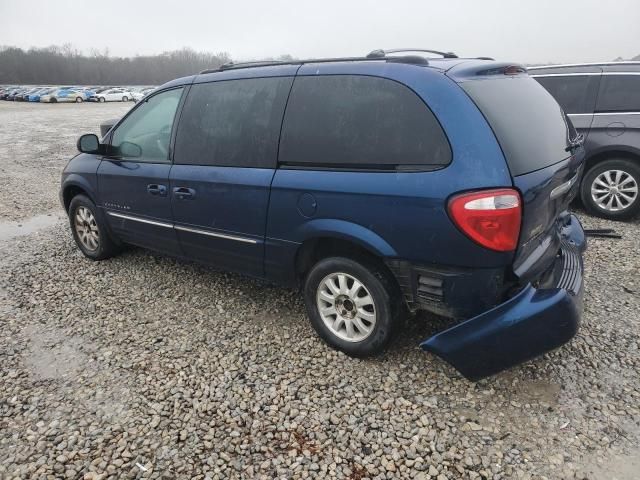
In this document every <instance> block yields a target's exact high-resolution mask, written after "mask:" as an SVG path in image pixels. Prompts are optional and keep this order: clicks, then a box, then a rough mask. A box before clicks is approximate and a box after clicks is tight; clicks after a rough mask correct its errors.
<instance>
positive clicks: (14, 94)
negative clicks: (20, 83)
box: [7, 87, 27, 101]
mask: <svg viewBox="0 0 640 480" xmlns="http://www.w3.org/2000/svg"><path fill="white" fill-rule="evenodd" d="M26 90H27V89H26V88H22V87H20V88H16V89H14V90H12V91H11V92H10V93H9V94H8V95H7V100H10V101H15V99H16V98H18V97H20V95H22V94H23V93H24V92H25V91H26Z"/></svg>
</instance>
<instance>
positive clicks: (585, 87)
mask: <svg viewBox="0 0 640 480" xmlns="http://www.w3.org/2000/svg"><path fill="white" fill-rule="evenodd" d="M536 80H537V81H538V82H539V83H540V84H541V85H542V86H543V87H544V88H546V89H547V91H548V92H549V93H550V94H551V95H553V96H554V98H555V99H556V100H557V101H558V103H559V104H560V106H561V107H562V108H563V110H564V111H565V112H566V113H568V114H572V113H593V109H594V107H595V103H596V95H597V93H598V82H599V81H600V75H571V76H567V77H562V76H557V77H556V76H553V77H537V78H536Z"/></svg>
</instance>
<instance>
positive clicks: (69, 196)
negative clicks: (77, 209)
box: [62, 185, 89, 212]
mask: <svg viewBox="0 0 640 480" xmlns="http://www.w3.org/2000/svg"><path fill="white" fill-rule="evenodd" d="M76 195H87V192H86V191H85V190H84V189H82V188H81V187H78V186H76V185H69V186H68V187H67V188H65V189H64V192H63V193H62V199H63V201H64V209H65V210H66V211H67V212H68V211H69V205H71V200H73V197H75V196H76ZM88 196H89V195H87V197H88Z"/></svg>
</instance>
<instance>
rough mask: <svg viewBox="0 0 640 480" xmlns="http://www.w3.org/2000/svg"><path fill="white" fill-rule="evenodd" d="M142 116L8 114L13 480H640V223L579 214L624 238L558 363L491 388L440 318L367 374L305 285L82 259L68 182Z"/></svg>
mask: <svg viewBox="0 0 640 480" xmlns="http://www.w3.org/2000/svg"><path fill="white" fill-rule="evenodd" d="M127 108H128V106H126V105H121V104H114V105H109V104H107V105H51V106H49V105H39V104H38V105H24V104H12V103H7V102H0V125H2V129H1V130H0V160H1V161H0V165H1V167H0V168H2V171H1V175H0V182H2V183H0V187H1V188H0V222H2V223H0V325H1V327H0V328H1V330H0V478H2V479H4V478H7V479H9V478H43V479H44V478H71V479H74V478H78V479H94V480H96V479H106V478H109V479H116V478H163V479H173V478H200V479H203V478H276V477H278V478H327V477H331V478H333V477H336V478H348V479H352V480H357V479H364V478H372V479H373V478H379V479H383V478H416V479H437V480H443V479H458V478H464V479H495V480H498V479H545V478H546V479H549V480H555V479H572V478H578V479H586V478H588V479H590V480H598V479H606V480H615V479H617V480H632V479H633V480H636V479H638V478H639V474H638V472H639V471H640V378H639V376H638V372H639V371H640V355H639V349H640V337H639V334H638V332H639V328H638V327H639V324H640V318H639V317H640V315H639V314H640V295H639V292H640V273H639V269H638V267H639V266H640V261H639V259H638V252H639V251H640V236H639V235H638V234H637V232H638V227H639V222H638V221H636V222H633V223H629V224H623V223H611V222H606V221H602V220H598V219H594V218H591V217H588V216H586V215H584V214H581V218H582V219H583V221H584V223H585V225H586V226H588V227H591V228H599V227H613V228H615V229H616V230H618V231H619V232H620V233H621V234H622V235H623V239H622V240H608V239H592V240H591V242H590V245H589V250H588V252H587V254H586V282H587V291H586V297H585V316H584V320H583V325H582V328H581V331H580V333H579V334H578V336H577V337H576V338H575V339H574V340H573V341H572V342H571V343H570V344H568V345H567V346H565V347H563V348H561V349H559V350H557V351H555V352H552V353H550V354H547V355H545V356H544V357H542V358H540V359H537V360H535V361H533V362H529V363H527V364H525V365H523V366H520V367H517V368H514V369H512V370H510V371H507V372H504V373H502V374H500V375H497V376H495V377H492V378H489V379H485V380H483V381H480V382H477V383H471V382H468V381H466V380H464V379H463V378H461V377H460V376H459V375H458V374H457V373H456V372H455V371H454V370H453V369H451V368H450V367H448V366H447V365H446V364H444V363H443V362H441V361H440V360H438V359H437V358H435V357H432V356H429V355H427V354H425V353H423V352H421V351H419V349H418V348H417V344H418V341H419V340H420V339H423V338H425V337H427V336H429V335H431V334H432V333H433V332H435V331H436V330H437V329H438V328H442V323H441V322H440V321H438V320H436V319H434V318H431V317H427V316H424V317H422V316H421V317H419V318H415V319H412V321H410V322H409V324H408V326H407V329H406V331H405V332H403V334H402V335H401V336H400V338H399V339H398V340H397V342H396V343H395V344H394V345H393V347H392V348H391V349H390V351H388V352H387V353H386V354H385V355H384V356H382V357H380V358H376V359H370V360H356V359H351V358H348V357H346V356H344V355H342V354H340V353H337V352H335V351H333V350H331V349H329V348H328V347H326V346H325V345H324V344H322V343H321V341H320V340H318V339H317V338H316V336H315V335H314V334H313V332H312V330H311V328H310V326H309V325H308V322H307V320H306V318H305V315H304V311H303V306H302V303H301V301H300V298H299V295H298V294H297V292H294V291H291V290H285V289H281V288H277V287H274V286H270V285H265V284H262V283H259V282H256V281H253V280H248V279H246V278H243V277H240V276H237V275H231V274H226V273H220V272H216V271H213V270H210V269H206V268H203V267H200V266H197V265H193V264H189V263H184V262H179V261H177V260H174V259H171V258H163V257H158V256H155V255H153V254H151V253H148V252H145V251H143V250H139V249H131V250H128V251H127V252H125V253H124V254H123V255H121V256H119V257H116V258H114V259H112V260H109V261H105V262H100V263H94V262H91V261H89V260H86V259H85V258H84V257H82V255H81V254H80V253H79V251H78V250H77V249H76V248H75V246H74V245H73V243H72V239H71V235H70V233H69V229H68V226H67V224H66V223H65V222H64V220H63V219H62V218H61V217H58V216H56V215H58V214H59V212H60V207H59V205H58V200H57V184H58V181H59V173H60V170H61V169H62V168H63V166H64V164H65V162H66V160H67V158H68V157H69V156H70V155H72V154H73V151H74V144H75V139H76V137H77V136H78V135H79V134H80V133H84V132H86V131H92V130H93V131H96V130H97V125H98V123H99V122H100V121H102V120H106V119H109V118H112V117H114V116H118V115H121V114H122V113H124V112H125V111H126V110H127ZM60 132H62V135H60ZM25 133H27V134H26V135H25ZM16 187H19V191H20V192H21V195H20V196H19V198H18V196H16V195H15V194H13V193H12V191H13V190H14V189H15V188H16ZM47 214H49V215H50V216H49V217H47ZM36 215H40V216H36ZM33 216H36V217H35V218H36V220H32V221H26V220H27V219H28V218H31V217H33ZM47 218H48V220H47ZM17 219H20V223H17V222H15V220H17ZM43 219H44V220H43ZM19 225H22V226H19Z"/></svg>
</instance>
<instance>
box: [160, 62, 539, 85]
mask: <svg viewBox="0 0 640 480" xmlns="http://www.w3.org/2000/svg"><path fill="white" fill-rule="evenodd" d="M417 60H418V58H417V57H416V56H405V57H402V56H400V57H398V56H390V57H385V58H364V57H363V58H336V59H317V60H314V59H309V60H299V61H296V60H292V61H290V62H256V63H249V64H246V66H243V65H242V64H238V65H237V66H232V67H229V68H221V69H217V70H205V71H204V72H202V73H199V74H196V75H190V76H188V77H182V78H177V79H175V80H171V81H170V82H167V83H165V84H164V85H162V86H161V87H159V88H158V90H160V89H163V88H169V87H173V86H178V85H188V84H192V83H202V82H207V81H212V80H216V79H217V80H220V79H226V80H231V79H240V78H256V77H261V76H282V75H296V73H297V72H298V71H299V69H300V67H301V66H303V65H306V66H309V65H316V64H322V65H325V66H331V65H335V66H336V67H337V66H341V65H342V66H344V65H345V64H349V66H352V67H353V68H352V69H350V70H352V71H353V72H356V73H357V71H358V70H363V71H365V70H366V71H367V72H368V73H369V74H370V73H371V71H372V66H376V65H379V66H380V73H381V74H383V73H384V70H386V69H388V68H394V67H397V68H407V67H412V68H426V69H429V70H430V71H432V72H438V73H443V74H446V75H447V76H448V77H450V78H451V79H453V80H454V81H456V82H460V81H464V80H468V79H471V78H478V77H479V76H487V75H495V74H504V73H505V71H506V69H509V68H515V69H516V73H522V74H526V69H525V68H524V67H523V66H522V65H520V64H517V63H513V62H498V61H495V60H492V59H489V58H457V57H456V58H430V57H428V58H422V59H420V61H417ZM304 70H306V69H303V71H304ZM382 76H384V75H382Z"/></svg>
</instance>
